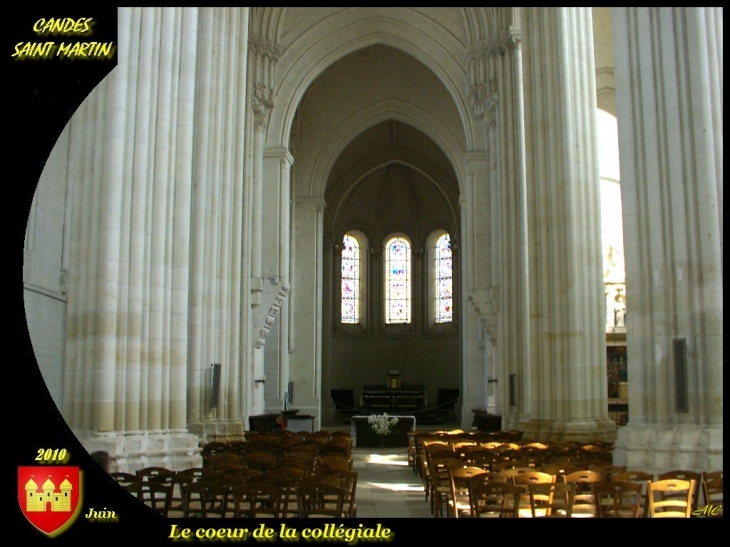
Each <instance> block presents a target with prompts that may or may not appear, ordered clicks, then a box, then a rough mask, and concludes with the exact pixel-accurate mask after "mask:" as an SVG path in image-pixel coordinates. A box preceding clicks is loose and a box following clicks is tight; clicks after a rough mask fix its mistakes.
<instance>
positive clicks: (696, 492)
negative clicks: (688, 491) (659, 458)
mask: <svg viewBox="0 0 730 547" xmlns="http://www.w3.org/2000/svg"><path fill="white" fill-rule="evenodd" d="M665 479H681V480H685V481H689V480H691V481H694V486H693V490H692V511H696V510H697V504H698V503H699V500H700V489H701V488H702V473H698V472H696V471H688V470H685V469H674V470H672V471H666V472H664V473H659V474H658V475H657V480H665Z"/></svg>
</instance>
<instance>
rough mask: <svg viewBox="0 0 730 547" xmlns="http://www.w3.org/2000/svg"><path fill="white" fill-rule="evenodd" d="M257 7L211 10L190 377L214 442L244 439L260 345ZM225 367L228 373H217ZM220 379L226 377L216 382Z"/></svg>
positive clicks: (199, 143) (201, 423)
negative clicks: (250, 324)
mask: <svg viewBox="0 0 730 547" xmlns="http://www.w3.org/2000/svg"><path fill="white" fill-rule="evenodd" d="M247 48H248V8H243V9H239V8H235V9H233V8H201V10H200V38H199V49H198V51H199V52H200V53H199V61H198V64H197V71H198V72H197V90H198V96H197V100H196V117H195V128H196V131H195V158H196V162H195V166H194V168H195V185H194V187H193V219H192V227H193V229H192V242H193V243H192V246H193V252H192V257H191V279H192V286H191V288H190V329H189V358H188V383H189V393H190V400H189V401H188V418H189V422H190V430H191V431H193V432H195V433H197V434H198V435H199V436H200V437H201V439H202V440H203V441H204V442H207V441H210V440H215V439H218V440H228V439H237V438H242V435H243V429H244V427H243V408H244V401H245V399H246V394H245V393H242V391H241V386H242V384H243V380H242V377H245V376H247V375H248V371H247V370H246V367H248V366H249V365H250V363H249V361H248V359H247V358H246V356H247V352H248V351H249V350H250V348H249V347H248V346H247V340H246V339H245V338H242V336H241V334H240V333H241V332H245V331H244V326H245V325H246V322H247V315H246V311H247V307H246V306H244V302H243V299H244V297H245V296H247V291H246V287H247V283H248V281H249V279H250V276H249V275H248V274H247V273H244V272H246V270H245V268H244V265H245V263H246V262H245V259H244V249H245V248H246V246H245V245H244V244H243V243H242V242H245V241H247V239H246V237H247V233H248V230H247V229H246V221H245V219H246V215H245V207H246V205H247V204H246V202H245V198H246V197H247V188H246V186H247V185H248V184H249V179H248V177H246V168H245V165H244V161H243V159H244V158H245V149H246V137H245V128H246V109H245V101H244V100H243V97H245V92H246V66H247V57H248V52H247ZM214 365H220V372H219V373H218V372H217V371H214ZM214 384H217V385H214Z"/></svg>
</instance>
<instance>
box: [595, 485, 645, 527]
mask: <svg viewBox="0 0 730 547" xmlns="http://www.w3.org/2000/svg"><path fill="white" fill-rule="evenodd" d="M593 493H594V495H595V497H596V516H597V517H598V518H639V517H641V516H642V503H643V499H644V496H643V485H642V484H641V483H638V482H630V481H616V480H614V481H604V482H597V483H595V484H594V485H593Z"/></svg>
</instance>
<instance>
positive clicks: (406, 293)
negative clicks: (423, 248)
mask: <svg viewBox="0 0 730 547" xmlns="http://www.w3.org/2000/svg"><path fill="white" fill-rule="evenodd" d="M385 322H386V323H387V324H393V323H410V322H411V244H410V242H409V241H408V240H407V239H405V238H404V237H400V236H396V237H393V238H391V239H389V240H388V241H387V242H386V243H385Z"/></svg>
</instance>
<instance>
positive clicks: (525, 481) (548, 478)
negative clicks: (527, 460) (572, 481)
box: [511, 471, 555, 517]
mask: <svg viewBox="0 0 730 547" xmlns="http://www.w3.org/2000/svg"><path fill="white" fill-rule="evenodd" d="M511 480H512V483H513V484H514V485H515V486H517V487H518V488H520V492H521V494H520V500H519V504H518V508H517V511H518V516H521V517H526V516H530V515H532V506H531V505H530V484H544V483H552V482H555V477H554V476H553V475H550V474H548V473H543V472H542V471H530V472H528V473H520V474H517V475H514V476H512V477H511Z"/></svg>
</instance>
